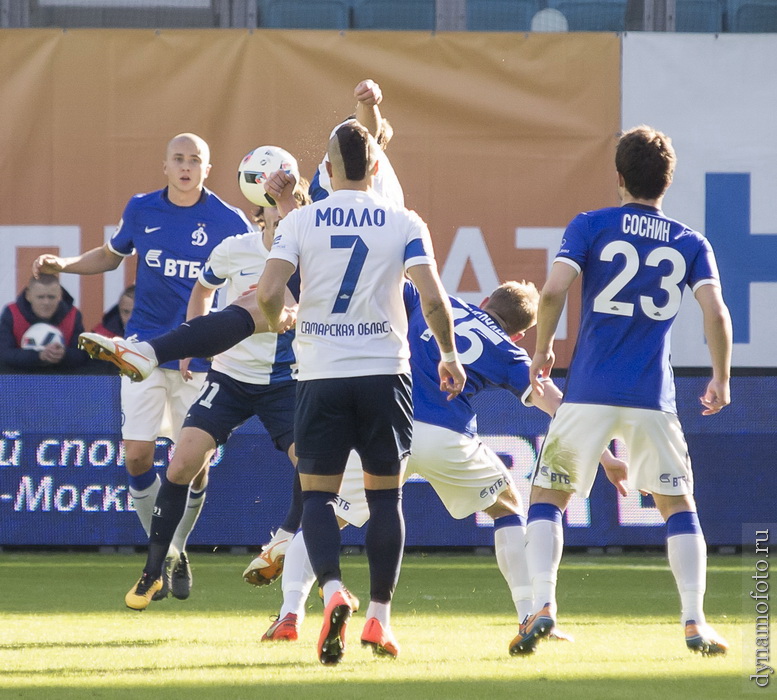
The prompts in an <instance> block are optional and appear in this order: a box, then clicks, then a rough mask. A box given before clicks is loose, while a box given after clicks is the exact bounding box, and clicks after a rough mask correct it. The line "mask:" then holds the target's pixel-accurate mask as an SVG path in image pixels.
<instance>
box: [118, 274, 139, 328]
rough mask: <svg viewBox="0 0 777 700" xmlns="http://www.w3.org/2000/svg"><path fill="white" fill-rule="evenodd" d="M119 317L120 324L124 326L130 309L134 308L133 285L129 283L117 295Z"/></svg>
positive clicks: (128, 317) (129, 314)
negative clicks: (118, 295) (119, 294)
mask: <svg viewBox="0 0 777 700" xmlns="http://www.w3.org/2000/svg"><path fill="white" fill-rule="evenodd" d="M118 306H119V318H120V319H121V324H122V325H123V326H124V327H125V328H126V326H127V322H128V321H129V320H130V316H132V309H134V308H135V285H134V284H131V285H130V286H129V287H127V288H126V289H125V290H124V291H123V292H122V293H121V296H120V297H119V304H118Z"/></svg>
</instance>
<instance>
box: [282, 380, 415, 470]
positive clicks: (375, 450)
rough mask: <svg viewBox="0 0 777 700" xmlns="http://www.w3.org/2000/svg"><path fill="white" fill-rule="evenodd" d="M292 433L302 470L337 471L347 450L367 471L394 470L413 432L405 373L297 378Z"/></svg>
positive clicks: (407, 382) (343, 464)
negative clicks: (306, 379)
mask: <svg viewBox="0 0 777 700" xmlns="http://www.w3.org/2000/svg"><path fill="white" fill-rule="evenodd" d="M294 436H295V440H294V443H295V450H296V452H297V456H298V457H300V458H302V459H300V462H299V465H298V468H299V471H300V473H301V474H321V475H331V474H342V473H343V471H344V470H345V463H346V462H347V461H348V454H349V453H350V451H351V450H356V452H357V453H358V454H359V457H361V460H362V468H363V469H364V471H366V472H367V473H368V474H374V475H376V476H393V475H396V474H399V470H400V463H401V461H402V459H404V458H405V457H406V456H407V455H408V454H410V442H411V440H412V437H413V399H412V381H411V379H410V375H409V374H389V375H377V376H373V377H339V378H336V379H312V380H309V381H299V382H297V411H296V413H295V417H294Z"/></svg>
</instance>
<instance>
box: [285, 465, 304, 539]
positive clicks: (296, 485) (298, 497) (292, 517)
mask: <svg viewBox="0 0 777 700" xmlns="http://www.w3.org/2000/svg"><path fill="white" fill-rule="evenodd" d="M301 522H302V485H301V484H300V481H299V472H298V471H297V470H296V469H295V470H294V482H293V484H292V486H291V503H289V510H288V511H286V517H285V519H284V520H283V523H282V524H281V529H282V530H286V532H296V531H297V530H299V526H300V523H301Z"/></svg>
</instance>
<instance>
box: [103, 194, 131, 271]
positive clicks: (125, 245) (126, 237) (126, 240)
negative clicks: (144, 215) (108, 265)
mask: <svg viewBox="0 0 777 700" xmlns="http://www.w3.org/2000/svg"><path fill="white" fill-rule="evenodd" d="M133 204H134V197H133V199H131V200H130V201H129V202H127V206H126V207H124V213H123V214H122V217H121V221H119V225H118V226H117V227H116V231H115V232H114V234H113V236H111V240H110V241H108V247H109V248H110V249H111V250H112V251H113V252H114V253H116V255H121V256H122V257H123V258H126V257H127V256H128V255H132V254H133V253H134V252H135V243H134V236H135V207H134V206H133Z"/></svg>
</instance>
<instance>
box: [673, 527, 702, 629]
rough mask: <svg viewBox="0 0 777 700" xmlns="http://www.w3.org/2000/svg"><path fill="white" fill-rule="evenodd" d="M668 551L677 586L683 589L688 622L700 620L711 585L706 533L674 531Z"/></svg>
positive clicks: (681, 599)
mask: <svg viewBox="0 0 777 700" xmlns="http://www.w3.org/2000/svg"><path fill="white" fill-rule="evenodd" d="M666 554H667V557H668V558H669V567H670V568H671V569H672V574H673V575H674V580H675V582H676V583H677V590H678V591H679V592H680V601H681V603H682V617H681V618H680V622H681V623H682V624H683V625H684V624H685V623H686V622H687V621H688V620H695V621H696V623H697V624H699V625H703V624H705V622H706V619H705V617H704V592H705V590H706V588H707V543H706V542H705V541H704V535H702V534H690V533H689V534H682V535H672V536H671V537H667V538H666Z"/></svg>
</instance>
